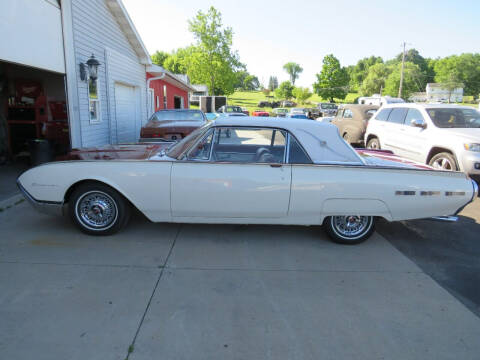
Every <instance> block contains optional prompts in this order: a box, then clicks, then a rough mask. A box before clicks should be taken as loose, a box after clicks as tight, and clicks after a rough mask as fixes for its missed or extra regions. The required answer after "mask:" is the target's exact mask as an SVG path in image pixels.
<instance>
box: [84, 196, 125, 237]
mask: <svg viewBox="0 0 480 360" xmlns="http://www.w3.org/2000/svg"><path fill="white" fill-rule="evenodd" d="M75 209H76V215H77V218H78V219H79V220H80V221H81V222H82V223H83V224H84V226H86V227H87V228H89V229H93V230H105V229H108V228H109V227H111V226H112V225H113V224H114V223H115V220H116V219H117V216H118V209H117V204H116V203H115V201H114V200H113V199H112V197H111V196H110V195H108V194H106V193H104V192H101V191H90V192H88V193H86V194H83V195H82V196H81V197H80V198H79V199H78V200H77V204H76V206H75Z"/></svg>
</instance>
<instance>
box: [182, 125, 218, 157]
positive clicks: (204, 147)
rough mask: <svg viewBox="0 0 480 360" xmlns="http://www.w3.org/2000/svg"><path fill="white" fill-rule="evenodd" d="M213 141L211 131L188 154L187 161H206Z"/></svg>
mask: <svg viewBox="0 0 480 360" xmlns="http://www.w3.org/2000/svg"><path fill="white" fill-rule="evenodd" d="M212 140H213V129H212V130H210V131H209V132H208V133H207V134H206V135H205V136H204V137H203V138H202V140H200V141H199V142H198V143H196V144H195V146H194V147H193V148H192V149H191V150H190V151H189V152H188V154H187V159H188V160H199V161H206V160H208V159H210V149H211V146H212Z"/></svg>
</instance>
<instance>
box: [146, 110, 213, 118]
mask: <svg viewBox="0 0 480 360" xmlns="http://www.w3.org/2000/svg"><path fill="white" fill-rule="evenodd" d="M152 120H153V121H166V120H180V121H181V120H185V121H189V120H190V121H191V120H194V121H202V120H204V115H203V112H201V111H200V110H178V111H175V110H167V111H157V112H156V113H155V114H153V116H152Z"/></svg>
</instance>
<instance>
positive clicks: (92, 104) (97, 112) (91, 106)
mask: <svg viewBox="0 0 480 360" xmlns="http://www.w3.org/2000/svg"><path fill="white" fill-rule="evenodd" d="M88 113H89V116H90V124H98V123H99V122H101V121H102V111H101V108H100V85H99V80H98V79H95V80H93V79H91V78H89V79H88Z"/></svg>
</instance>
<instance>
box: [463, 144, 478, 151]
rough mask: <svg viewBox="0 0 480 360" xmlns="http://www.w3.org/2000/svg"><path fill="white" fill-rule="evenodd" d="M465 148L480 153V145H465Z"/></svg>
mask: <svg viewBox="0 0 480 360" xmlns="http://www.w3.org/2000/svg"><path fill="white" fill-rule="evenodd" d="M463 146H464V147H465V150H468V151H480V144H463Z"/></svg>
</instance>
